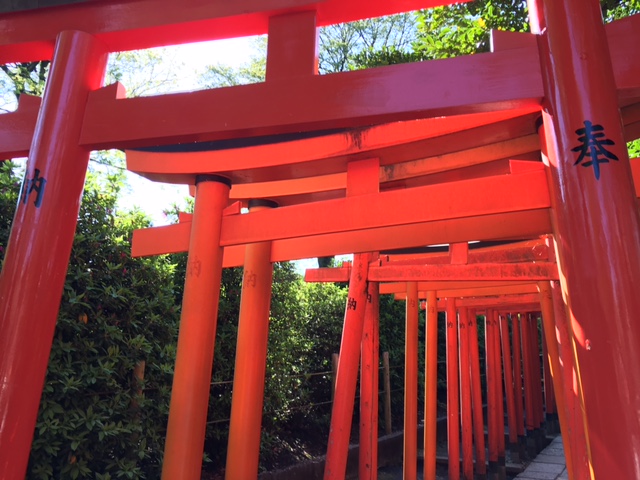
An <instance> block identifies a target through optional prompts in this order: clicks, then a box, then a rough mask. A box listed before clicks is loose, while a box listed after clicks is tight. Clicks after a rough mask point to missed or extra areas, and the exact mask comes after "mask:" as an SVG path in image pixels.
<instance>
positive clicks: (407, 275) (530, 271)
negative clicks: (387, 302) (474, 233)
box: [369, 262, 558, 282]
mask: <svg viewBox="0 0 640 480" xmlns="http://www.w3.org/2000/svg"><path fill="white" fill-rule="evenodd" d="M483 279H484V280H504V281H508V280H529V281H538V280H558V268H557V265H556V264H555V263H542V262H540V263H520V264H514V263H507V264H500V263H494V264H474V265H423V266H414V265H404V266H384V267H371V268H370V269H369V280H371V281H375V282H408V281H413V282H415V281H437V280H440V281H446V280H483Z"/></svg>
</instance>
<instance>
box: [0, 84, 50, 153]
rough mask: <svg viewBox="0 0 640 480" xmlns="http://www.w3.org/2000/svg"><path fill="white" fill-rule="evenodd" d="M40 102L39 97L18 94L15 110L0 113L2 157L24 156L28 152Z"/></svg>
mask: <svg viewBox="0 0 640 480" xmlns="http://www.w3.org/2000/svg"><path fill="white" fill-rule="evenodd" d="M41 103H42V99H41V98H40V97H34V96H32V95H20V99H19V101H18V108H17V110H16V111H15V112H14V113H5V114H3V115H0V132H1V133H0V138H1V139H2V147H0V149H1V150H2V155H3V158H15V157H25V156H27V155H28V154H29V148H30V146H31V140H32V139H33V132H34V130H35V128H36V120H37V118H38V112H39V111H40V104H41Z"/></svg>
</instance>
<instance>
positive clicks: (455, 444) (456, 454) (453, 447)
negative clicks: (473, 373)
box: [446, 298, 460, 480]
mask: <svg viewBox="0 0 640 480" xmlns="http://www.w3.org/2000/svg"><path fill="white" fill-rule="evenodd" d="M446 303H447V307H446V308H447V329H446V333H447V350H446V353H447V355H446V357H447V450H448V453H449V480H458V479H459V478H460V409H459V401H460V390H459V384H458V315H457V312H456V300H455V298H447V300H446Z"/></svg>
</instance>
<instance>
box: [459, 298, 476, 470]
mask: <svg viewBox="0 0 640 480" xmlns="http://www.w3.org/2000/svg"><path fill="white" fill-rule="evenodd" d="M458 315H459V316H460V318H459V321H458V333H459V341H460V410H461V412H462V415H461V418H462V479H463V480H473V435H472V434H473V423H472V413H471V365H470V353H469V337H470V336H471V328H472V326H473V327H475V322H473V323H472V322H471V321H470V320H469V310H468V309H467V307H460V309H459V311H458Z"/></svg>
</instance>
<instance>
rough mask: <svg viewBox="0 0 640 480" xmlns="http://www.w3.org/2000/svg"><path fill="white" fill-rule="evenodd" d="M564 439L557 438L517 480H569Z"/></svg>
mask: <svg viewBox="0 0 640 480" xmlns="http://www.w3.org/2000/svg"><path fill="white" fill-rule="evenodd" d="M568 479H569V476H568V474H567V467H566V463H565V459H564V449H563V448H562V437H560V436H558V437H556V438H555V439H554V440H553V441H552V442H551V443H550V444H549V446H548V447H547V448H545V449H544V450H543V451H542V452H540V454H539V455H538V456H537V457H536V458H535V460H533V461H532V462H531V463H530V464H529V465H528V466H527V468H526V469H525V471H524V472H522V473H521V474H519V475H518V476H517V477H516V480H568Z"/></svg>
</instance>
